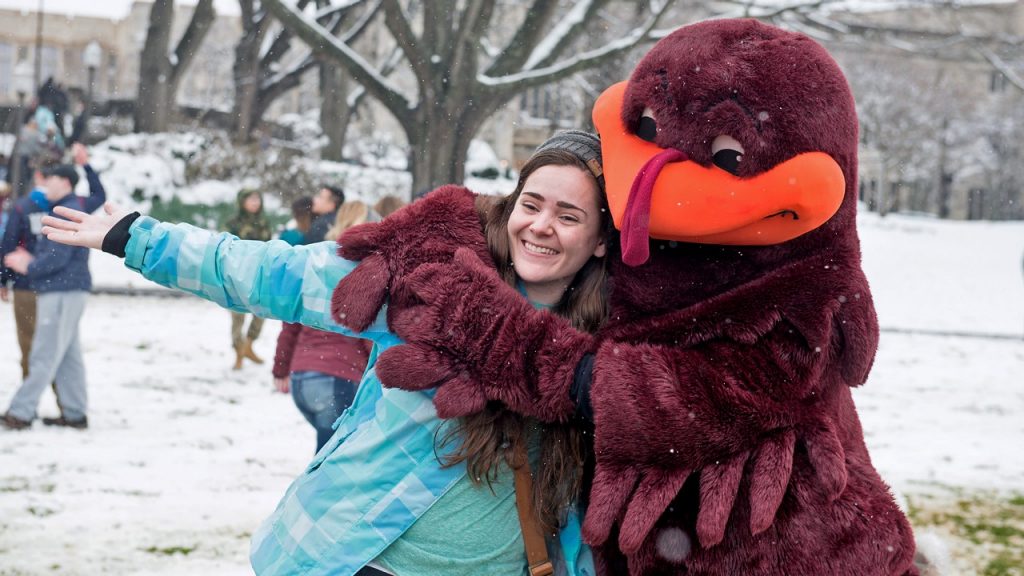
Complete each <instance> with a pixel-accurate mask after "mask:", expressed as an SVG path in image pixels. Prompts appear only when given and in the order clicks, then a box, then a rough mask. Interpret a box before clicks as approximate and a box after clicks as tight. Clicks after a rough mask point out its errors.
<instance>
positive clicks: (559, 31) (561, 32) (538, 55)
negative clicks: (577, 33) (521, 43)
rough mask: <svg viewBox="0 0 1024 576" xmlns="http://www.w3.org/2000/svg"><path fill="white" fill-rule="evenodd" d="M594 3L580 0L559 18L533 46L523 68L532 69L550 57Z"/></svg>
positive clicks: (581, 21) (582, 19)
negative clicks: (549, 30)
mask: <svg viewBox="0 0 1024 576" xmlns="http://www.w3.org/2000/svg"><path fill="white" fill-rule="evenodd" d="M593 5H594V0H580V1H579V2H577V3H576V4H575V5H574V6H573V7H572V9H571V10H569V12H568V13H567V14H566V15H565V16H563V17H562V18H561V19H559V21H558V24H556V25H555V27H554V28H553V29H552V30H551V32H549V33H548V35H547V36H545V37H544V38H543V39H542V40H541V41H540V42H538V43H537V45H536V46H535V47H534V48H533V52H531V53H530V57H529V58H527V59H526V63H525V64H524V65H523V68H524V69H526V70H532V69H533V68H535V67H536V66H537V65H538V64H540V63H541V62H543V61H545V60H548V59H550V58H551V57H552V56H553V55H554V54H555V50H556V49H557V48H558V47H559V46H560V45H561V44H562V42H564V41H565V39H566V38H568V37H569V35H570V33H571V32H573V31H574V30H576V29H578V28H579V26H580V25H582V24H583V22H584V20H585V19H586V16H587V13H588V12H590V9H591V8H592V7H593Z"/></svg>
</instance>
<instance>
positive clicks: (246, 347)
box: [242, 339, 263, 364]
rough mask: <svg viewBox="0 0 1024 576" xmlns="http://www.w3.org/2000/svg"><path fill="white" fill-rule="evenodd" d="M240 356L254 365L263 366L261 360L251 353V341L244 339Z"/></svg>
mask: <svg viewBox="0 0 1024 576" xmlns="http://www.w3.org/2000/svg"><path fill="white" fill-rule="evenodd" d="M242 355H243V356H244V357H246V358H248V359H249V360H252V361H253V362H254V363H256V364H263V358H260V357H259V356H257V355H256V353H255V352H253V351H252V340H248V339H246V341H245V344H243V345H242Z"/></svg>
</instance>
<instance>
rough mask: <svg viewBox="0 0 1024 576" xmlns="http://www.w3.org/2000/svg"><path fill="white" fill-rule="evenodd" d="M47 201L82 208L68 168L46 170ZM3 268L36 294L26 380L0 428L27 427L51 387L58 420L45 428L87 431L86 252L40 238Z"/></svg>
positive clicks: (50, 420) (49, 421) (88, 279)
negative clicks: (82, 326)
mask: <svg viewBox="0 0 1024 576" xmlns="http://www.w3.org/2000/svg"><path fill="white" fill-rule="evenodd" d="M43 174H44V175H45V176H46V182H45V188H46V199H47V200H48V201H50V203H51V204H52V205H53V206H54V207H58V206H61V207H66V208H70V209H78V208H81V207H82V205H81V204H80V203H79V201H78V198H77V197H76V196H75V193H74V188H75V184H77V183H78V172H77V171H76V170H75V167H74V166H72V165H70V164H59V165H56V166H52V167H49V168H47V169H46V170H45V171H44V172H43ZM4 265H6V266H8V267H9V268H11V269H12V270H14V271H15V272H16V273H18V274H21V275H23V276H26V277H27V278H28V279H29V281H30V282H31V286H32V289H33V290H34V291H35V292H36V293H37V300H36V318H37V324H36V329H35V334H34V337H33V339H32V351H31V354H30V356H29V372H28V376H27V377H26V378H25V380H24V381H23V382H22V384H21V387H20V388H18V390H17V392H15V394H14V397H13V398H12V399H11V404H10V407H9V408H8V409H7V412H6V413H4V415H3V417H2V419H0V423H2V424H3V425H4V426H5V427H7V428H10V429H16V430H17V429H24V428H28V427H29V426H31V425H32V420H34V419H35V417H36V409H37V407H38V406H39V398H40V396H41V395H42V393H43V390H44V389H45V388H46V386H47V385H48V384H49V383H50V382H56V386H57V393H58V398H59V399H60V406H61V412H62V415H61V416H59V417H57V418H44V419H43V423H44V424H47V425H56V426H68V427H71V428H78V429H83V428H86V427H88V424H89V423H88V419H87V417H86V408H87V400H88V398H87V394H86V384H85V363H84V362H83V361H82V349H81V344H80V341H79V329H78V326H79V322H80V320H81V318H82V312H83V311H84V310H85V299H86V297H87V296H88V294H89V290H90V289H91V288H92V278H91V276H90V275H89V250H88V249H85V248H80V247H74V246H67V245H64V244H59V243H57V242H53V241H51V240H50V239H49V238H46V237H40V238H39V239H38V242H37V243H36V246H35V254H33V253H31V252H29V251H28V250H26V249H25V248H24V247H20V248H17V249H16V250H14V251H13V252H11V253H10V254H7V255H6V256H5V257H4Z"/></svg>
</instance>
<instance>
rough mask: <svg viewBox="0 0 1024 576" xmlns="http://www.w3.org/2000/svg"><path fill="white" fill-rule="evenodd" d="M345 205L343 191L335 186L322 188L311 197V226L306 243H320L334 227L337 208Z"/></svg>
mask: <svg viewBox="0 0 1024 576" xmlns="http://www.w3.org/2000/svg"><path fill="white" fill-rule="evenodd" d="M344 203H345V191H344V190H342V189H341V188H337V187H335V186H324V187H323V188H321V189H320V191H319V192H317V193H316V195H315V196H313V216H314V218H313V225H312V227H310V229H309V234H307V235H306V236H307V238H306V241H307V242H308V243H310V244H312V243H313V242H322V241H323V240H324V237H325V236H326V235H327V231H328V230H330V229H331V226H333V225H334V219H335V218H336V217H337V214H338V208H341V205H342V204H344Z"/></svg>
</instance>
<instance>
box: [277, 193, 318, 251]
mask: <svg viewBox="0 0 1024 576" xmlns="http://www.w3.org/2000/svg"><path fill="white" fill-rule="evenodd" d="M292 219H294V220H295V227H294V228H286V229H285V230H283V231H282V232H281V235H280V236H278V238H279V239H281V240H284V241H285V242H287V243H288V244H290V245H292V246H300V245H302V244H308V243H309V242H308V241H307V240H306V237H307V236H308V235H309V229H310V227H311V226H312V225H313V198H311V197H309V196H302V197H301V198H296V199H295V201H294V202H292Z"/></svg>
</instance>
